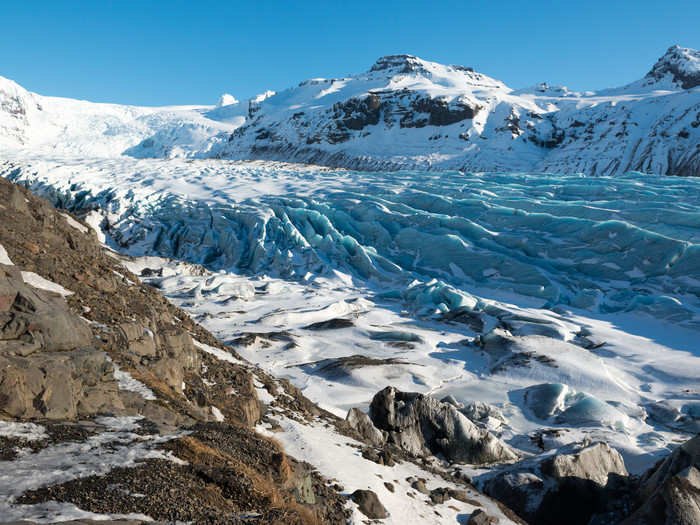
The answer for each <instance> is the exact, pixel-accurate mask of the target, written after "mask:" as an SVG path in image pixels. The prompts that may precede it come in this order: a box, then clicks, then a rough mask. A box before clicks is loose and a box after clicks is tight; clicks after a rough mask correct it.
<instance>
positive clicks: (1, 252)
mask: <svg viewBox="0 0 700 525" xmlns="http://www.w3.org/2000/svg"><path fill="white" fill-rule="evenodd" d="M0 264H7V265H8V266H14V264H13V262H12V261H11V260H10V256H9V255H7V250H5V247H4V246H3V245H2V244H0Z"/></svg>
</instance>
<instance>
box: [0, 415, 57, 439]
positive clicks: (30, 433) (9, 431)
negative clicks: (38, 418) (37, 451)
mask: <svg viewBox="0 0 700 525" xmlns="http://www.w3.org/2000/svg"><path fill="white" fill-rule="evenodd" d="M0 437H12V438H19V439H24V440H25V441H40V440H42V439H46V438H47V437H48V434H47V433H46V429H45V428H44V427H42V426H41V425H36V424H34V423H16V422H14V421H2V420H0Z"/></svg>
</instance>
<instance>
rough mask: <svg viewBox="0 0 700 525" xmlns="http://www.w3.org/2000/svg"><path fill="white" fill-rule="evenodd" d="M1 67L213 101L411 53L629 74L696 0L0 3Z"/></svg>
mask: <svg viewBox="0 0 700 525" xmlns="http://www.w3.org/2000/svg"><path fill="white" fill-rule="evenodd" d="M0 20H1V21H2V23H1V24H0V75H2V76H6V77H9V78H11V79H13V80H15V81H17V82H18V83H20V84H22V85H23V86H24V87H26V88H27V89H29V90H31V91H36V92H38V93H41V94H46V95H57V96H69V97H74V98H82V99H88V100H94V101H104V102H118V103H123V104H142V105H164V104H213V103H215V102H216V99H217V98H218V96H219V95H220V94H221V93H223V92H229V93H231V94H232V95H234V96H235V97H237V98H239V99H245V98H248V97H251V96H253V95H255V94H257V93H259V92H261V91H264V90H266V89H274V90H280V89H284V88H286V87H289V86H292V85H295V84H297V83H298V82H300V81H301V80H304V79H306V78H311V77H336V76H342V75H345V74H350V73H356V72H360V71H364V70H366V69H368V68H369V66H371V64H372V63H373V62H374V61H375V60H376V58H377V57H379V56H381V55H387V54H393V53H410V54H414V55H418V56H420V57H422V58H425V59H427V60H433V61H436V62H443V63H449V64H462V65H465V66H472V67H474V68H475V69H476V70H478V71H480V72H482V73H485V74H487V75H490V76H493V77H496V78H498V79H500V80H502V81H504V82H505V83H506V84H508V85H509V86H510V87H512V88H519V87H525V86H528V85H531V84H534V83H535V82H539V81H547V82H549V83H550V84H564V85H567V86H569V87H570V88H572V89H596V88H601V87H608V86H613V85H621V84H623V83H626V82H629V81H632V80H636V79H637V78H640V77H641V76H643V75H644V74H645V73H646V72H647V71H648V70H649V68H650V67H651V66H652V64H653V63H654V61H655V60H656V59H657V58H658V57H659V56H660V55H661V54H663V52H664V51H665V50H666V48H667V47H668V46H670V45H672V44H676V43H678V44H680V45H682V46H686V47H694V48H696V49H697V48H699V47H700V1H698V0H695V1H687V0H676V1H673V2H670V1H658V0H655V1H650V0H637V1H625V2H623V1H615V0H608V1H598V0H587V1H581V2H571V1H541V2H538V1H532V2H523V1H517V2H516V1H513V2H510V1H486V0H484V1H461V2H441V1H438V0H434V1H430V2H418V1H411V0H405V1H403V2H394V1H377V2H364V1H357V2H334V1H327V2H310V1H309V2H291V1H287V2H281V1H280V2H278V1H269V2H245V3H244V2H232V1H226V0H219V1H216V2H213V1H212V2H210V1H199V2H194V1H193V2H183V1H177V0H175V1H169V2H165V1H161V2H158V1H148V0H142V1H134V2H132V1H130V0H122V1H114V2H110V1H106V0H93V1H90V2H77V1H55V0H54V1H50V2H49V1H41V0H39V1H26V2H25V1H9V0H6V1H3V2H2V6H1V8H0Z"/></svg>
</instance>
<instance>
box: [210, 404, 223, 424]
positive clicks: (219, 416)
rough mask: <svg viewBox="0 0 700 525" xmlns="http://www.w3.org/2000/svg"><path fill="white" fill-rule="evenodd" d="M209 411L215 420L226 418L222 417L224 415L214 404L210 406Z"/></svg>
mask: <svg viewBox="0 0 700 525" xmlns="http://www.w3.org/2000/svg"><path fill="white" fill-rule="evenodd" d="M211 413H212V415H213V416H214V419H216V420H217V421H224V420H225V419H226V418H225V417H224V415H223V414H222V413H221V410H219V409H218V408H216V407H215V406H212V407H211Z"/></svg>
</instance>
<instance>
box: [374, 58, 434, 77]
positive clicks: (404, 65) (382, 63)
mask: <svg viewBox="0 0 700 525" xmlns="http://www.w3.org/2000/svg"><path fill="white" fill-rule="evenodd" d="M421 68H422V65H421V63H420V60H419V59H418V58H416V57H414V56H413V55H388V56H384V57H380V58H379V59H378V60H377V61H376V62H375V63H374V65H373V66H372V68H371V69H370V71H387V70H390V69H391V70H395V72H396V73H412V72H414V71H418V70H419V69H421Z"/></svg>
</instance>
